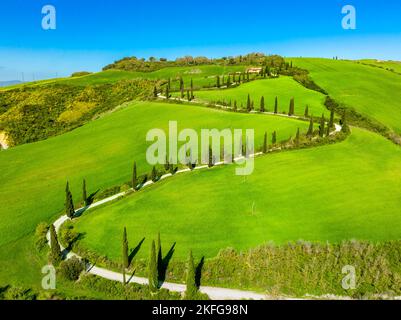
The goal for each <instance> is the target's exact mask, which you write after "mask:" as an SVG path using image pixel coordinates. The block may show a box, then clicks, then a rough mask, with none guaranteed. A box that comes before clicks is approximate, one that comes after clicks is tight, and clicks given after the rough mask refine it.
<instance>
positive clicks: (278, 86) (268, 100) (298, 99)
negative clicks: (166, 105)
mask: <svg viewBox="0 0 401 320" xmlns="http://www.w3.org/2000/svg"><path fill="white" fill-rule="evenodd" d="M248 94H249V95H250V98H251V100H253V102H254V108H255V110H259V109H260V100H261V97H262V96H263V97H264V99H265V109H266V111H270V112H273V111H274V104H275V98H276V97H277V98H278V112H279V113H285V114H288V109H289V105H290V100H291V99H292V98H294V99H295V114H296V115H300V116H303V115H304V112H305V107H306V106H308V108H309V114H310V115H312V114H313V115H314V116H321V115H322V114H325V115H326V116H328V115H329V112H328V110H327V109H326V107H325V106H324V101H325V96H324V95H323V94H321V93H319V92H316V91H312V90H308V89H306V88H305V87H303V86H302V85H301V84H299V83H298V82H296V81H295V80H293V79H292V78H290V77H285V76H282V77H280V78H275V79H264V80H257V81H251V82H248V83H244V84H241V85H240V86H238V87H235V88H232V89H223V90H204V91H196V92H195V93H194V95H195V99H196V100H200V101H207V102H217V103H222V102H225V103H229V102H230V101H231V103H232V104H233V103H234V101H237V107H238V108H239V109H240V108H241V105H242V106H243V108H244V109H245V108H246V105H247V99H248ZM175 96H178V94H176V95H175Z"/></svg>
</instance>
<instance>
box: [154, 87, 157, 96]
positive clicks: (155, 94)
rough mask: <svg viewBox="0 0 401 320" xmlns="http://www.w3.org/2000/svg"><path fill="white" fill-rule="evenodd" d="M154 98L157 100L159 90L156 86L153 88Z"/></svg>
mask: <svg viewBox="0 0 401 320" xmlns="http://www.w3.org/2000/svg"><path fill="white" fill-rule="evenodd" d="M153 97H155V98H157V88H156V86H154V87H153Z"/></svg>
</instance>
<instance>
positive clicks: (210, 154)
mask: <svg viewBox="0 0 401 320" xmlns="http://www.w3.org/2000/svg"><path fill="white" fill-rule="evenodd" d="M208 166H209V168H211V167H213V166H214V161H213V150H212V148H211V147H210V146H209V163H208Z"/></svg>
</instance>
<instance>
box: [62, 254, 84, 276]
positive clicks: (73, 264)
mask: <svg viewBox="0 0 401 320" xmlns="http://www.w3.org/2000/svg"><path fill="white" fill-rule="evenodd" d="M83 270H84V265H83V263H82V261H81V260H80V259H78V258H77V257H72V258H71V259H68V260H65V261H63V262H61V263H60V267H59V272H60V275H61V276H62V277H63V278H65V279H67V280H71V281H76V280H78V279H79V276H80V274H81V272H82V271H83Z"/></svg>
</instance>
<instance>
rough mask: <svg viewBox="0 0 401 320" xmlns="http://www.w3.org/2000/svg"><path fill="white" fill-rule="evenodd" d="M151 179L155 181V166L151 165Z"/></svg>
mask: <svg viewBox="0 0 401 320" xmlns="http://www.w3.org/2000/svg"><path fill="white" fill-rule="evenodd" d="M150 177H151V179H152V181H153V182H156V181H157V170H156V166H153V168H152V173H151V176H150Z"/></svg>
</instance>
